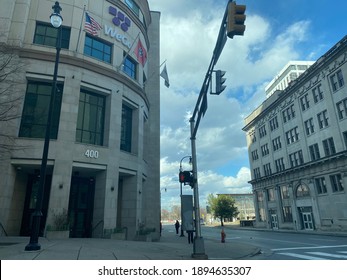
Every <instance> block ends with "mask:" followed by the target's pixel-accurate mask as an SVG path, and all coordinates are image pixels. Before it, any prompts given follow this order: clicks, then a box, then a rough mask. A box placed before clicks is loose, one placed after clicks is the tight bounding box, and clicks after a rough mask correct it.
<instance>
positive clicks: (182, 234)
mask: <svg viewBox="0 0 347 280" xmlns="http://www.w3.org/2000/svg"><path fill="white" fill-rule="evenodd" d="M186 158H189V164H191V163H192V157H191V156H185V157H183V158H181V161H180V172H181V171H183V169H182V161H183V160H184V159H186ZM182 195H183V192H182V182H181V183H180V197H181V235H180V237H184V232H183V228H182V224H183V223H182V221H183V208H182Z"/></svg>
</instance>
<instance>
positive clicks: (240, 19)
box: [227, 2, 246, 39]
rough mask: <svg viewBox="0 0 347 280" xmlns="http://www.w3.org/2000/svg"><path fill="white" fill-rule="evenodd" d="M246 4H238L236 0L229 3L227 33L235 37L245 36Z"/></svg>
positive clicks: (230, 36)
mask: <svg viewBox="0 0 347 280" xmlns="http://www.w3.org/2000/svg"><path fill="white" fill-rule="evenodd" d="M245 11H246V5H236V3H235V2H229V3H228V20H227V35H228V37H229V38H231V39H232V38H233V37H234V36H235V35H238V36H243V33H244V32H245V30H246V26H245V24H244V23H245V20H246V15H245Z"/></svg>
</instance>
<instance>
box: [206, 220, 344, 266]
mask: <svg viewBox="0 0 347 280" xmlns="http://www.w3.org/2000/svg"><path fill="white" fill-rule="evenodd" d="M220 231H221V229H220V228H219V227H207V226H202V235H203V237H204V238H206V239H216V240H220ZM225 232H226V242H228V240H229V241H231V240H233V241H235V240H239V242H242V243H247V244H251V245H254V246H257V247H259V248H261V252H262V253H261V254H259V255H256V256H253V257H252V258H251V259H253V260H346V259H347V237H341V236H333V235H322V234H308V233H290V232H289V233H288V232H280V231H259V230H252V229H245V230H242V229H231V228H227V227H226V228H225Z"/></svg>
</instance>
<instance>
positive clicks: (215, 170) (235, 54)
mask: <svg viewBox="0 0 347 280" xmlns="http://www.w3.org/2000/svg"><path fill="white" fill-rule="evenodd" d="M148 2H149V6H150V9H151V10H152V11H160V12H161V61H162V62H163V61H164V60H166V65H167V70H168V74H169V78H170V88H166V87H165V86H164V82H163V81H161V82H162V83H161V189H162V193H161V197H162V207H163V208H166V209H170V208H171V207H172V206H173V205H179V202H180V199H179V194H180V190H179V182H178V170H179V164H180V160H181V159H182V158H183V157H184V156H187V155H190V154H191V150H190V139H189V137H190V130H189V118H190V117H191V114H192V111H193V110H194V107H195V104H196V101H197V97H198V94H199V92H200V88H201V86H202V82H203V80H204V77H205V74H206V71H207V68H208V66H209V63H210V61H211V57H212V52H213V49H214V46H215V43H216V40H217V35H218V32H219V28H220V24H221V21H222V17H223V15H224V11H225V8H226V5H227V2H228V1H227V0H189V1H187V0H175V1H171V0H148ZM236 2H237V4H245V5H246V6H247V8H246V16H247V18H246V31H245V34H244V36H235V37H234V39H228V41H227V43H226V44H225V47H224V49H223V52H222V54H221V56H220V58H219V60H218V63H217V65H216V66H215V70H217V69H220V70H223V71H226V75H225V77H226V79H227V80H226V82H225V85H226V86H227V88H226V89H225V90H224V91H223V93H221V94H220V95H218V96H216V95H208V109H207V112H206V114H205V117H204V118H203V119H202V121H201V123H200V126H199V130H198V132H197V138H196V148H197V167H198V180H199V193H200V205H201V206H202V207H204V206H205V200H206V197H207V195H208V194H209V193H213V194H216V193H249V192H251V186H250V184H248V183H247V182H248V181H249V180H250V178H251V177H250V170H249V162H248V153H247V143H246V137H245V134H244V132H243V131H242V128H243V126H244V118H245V117H246V116H247V115H249V114H250V113H251V112H252V111H253V110H254V109H255V108H256V107H257V106H259V105H260V104H261V102H263V101H264V99H265V90H264V88H265V86H266V85H267V84H268V83H269V82H270V81H271V80H272V78H273V77H274V76H275V75H276V73H278V72H279V71H280V70H281V69H282V68H283V67H284V66H285V64H286V63H287V62H288V61H290V60H313V61H314V60H317V59H318V58H319V57H320V56H321V55H323V54H324V53H325V52H326V51H327V50H329V49H330V48H331V47H332V46H333V45H334V44H336V43H337V42H338V41H339V40H340V39H342V37H343V36H345V35H346V27H347V19H346V18H347V17H346V11H347V1H345V0H337V1H333V2H331V1H330V2H328V1H327V0H319V1H317V0H315V1H313V0H306V1H302V0H301V1H299V0H292V1H278V0H262V1H256V0H248V1H247V0H243V1H241V0H240V1H236ZM183 167H184V169H186V170H189V169H190V166H189V164H188V161H187V160H184V161H183ZM165 189H166V191H165ZM183 193H184V194H191V193H192V192H191V189H190V188H187V187H185V188H184V189H183Z"/></svg>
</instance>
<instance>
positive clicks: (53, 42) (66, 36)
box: [34, 22, 71, 49]
mask: <svg viewBox="0 0 347 280" xmlns="http://www.w3.org/2000/svg"><path fill="white" fill-rule="evenodd" d="M58 31H59V28H55V27H53V26H52V25H51V24H49V23H42V22H37V23H36V29H35V35H34V44H39V45H45V46H51V47H56V46H57V38H58ZM70 31H71V30H70V28H67V27H64V26H62V30H61V48H62V49H69V43H70Z"/></svg>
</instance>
